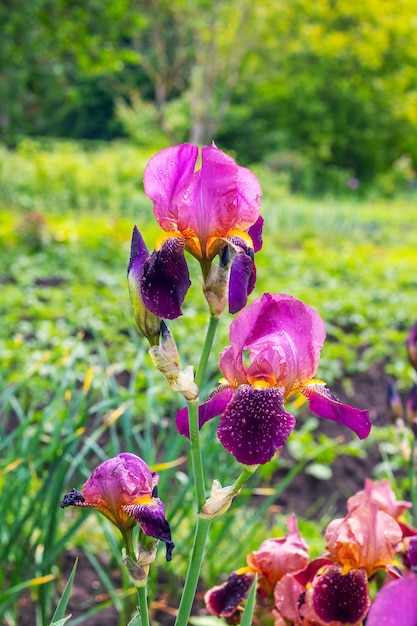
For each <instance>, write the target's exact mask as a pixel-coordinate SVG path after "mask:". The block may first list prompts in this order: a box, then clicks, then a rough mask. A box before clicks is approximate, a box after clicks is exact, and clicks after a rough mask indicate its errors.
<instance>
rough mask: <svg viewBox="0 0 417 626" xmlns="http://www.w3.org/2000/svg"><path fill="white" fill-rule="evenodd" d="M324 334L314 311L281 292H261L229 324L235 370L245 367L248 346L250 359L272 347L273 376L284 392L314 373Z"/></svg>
mask: <svg viewBox="0 0 417 626" xmlns="http://www.w3.org/2000/svg"><path fill="white" fill-rule="evenodd" d="M325 336H326V331H325V327H324V322H323V320H322V319H321V317H320V315H319V314H318V313H317V311H315V310H314V309H312V308H311V307H309V306H308V305H306V304H304V302H301V301H300V300H296V299H295V298H293V297H292V296H289V295H284V294H281V295H276V294H268V293H266V294H264V295H263V296H262V297H261V298H258V299H257V300H255V301H254V302H252V304H250V305H249V306H248V307H246V308H245V309H243V310H242V311H241V312H240V313H239V315H238V316H237V317H236V319H235V320H233V322H232V324H231V327H230V343H231V345H232V346H233V350H234V354H235V359H236V370H237V371H241V372H242V375H241V376H242V377H243V375H244V374H243V372H245V371H246V368H245V366H244V364H243V353H244V351H245V350H249V352H250V360H251V361H252V360H255V359H256V356H257V355H258V354H260V353H261V352H265V349H267V348H272V349H273V350H274V351H275V353H276V355H278V356H279V358H277V359H275V364H276V371H275V372H274V376H275V379H276V381H277V385H279V386H280V387H284V388H285V392H286V394H288V393H289V392H290V391H291V389H292V388H293V386H298V387H301V386H303V385H304V384H305V383H307V382H308V381H309V380H310V379H311V378H312V377H313V376H314V374H315V372H316V370H317V367H318V364H319V359H320V350H321V348H322V347H323V343H324V339H325ZM221 367H222V364H221V361H220V368H221ZM268 376H269V373H268Z"/></svg>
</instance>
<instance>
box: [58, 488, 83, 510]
mask: <svg viewBox="0 0 417 626" xmlns="http://www.w3.org/2000/svg"><path fill="white" fill-rule="evenodd" d="M67 506H86V504H85V498H84V496H83V495H82V494H81V493H80V492H79V491H77V490H76V489H71V491H70V492H69V493H67V494H65V496H64V497H63V499H62V502H61V504H60V507H61V509H65V508H66V507H67Z"/></svg>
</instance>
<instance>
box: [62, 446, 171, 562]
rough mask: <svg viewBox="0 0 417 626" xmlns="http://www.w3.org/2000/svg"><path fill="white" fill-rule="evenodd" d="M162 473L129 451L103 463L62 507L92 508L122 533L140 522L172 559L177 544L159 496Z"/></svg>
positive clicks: (67, 498) (71, 494)
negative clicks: (155, 470) (158, 490)
mask: <svg viewBox="0 0 417 626" xmlns="http://www.w3.org/2000/svg"><path fill="white" fill-rule="evenodd" d="M158 481H159V476H158V474H156V473H155V472H151V470H150V469H149V467H148V466H147V465H146V463H145V461H143V460H142V459H141V458H140V457H138V456H136V455H135V454H129V453H127V452H125V453H122V454H118V455H117V456H116V457H114V458H111V459H108V460H107V461H104V463H101V464H100V465H99V466H98V467H96V469H95V470H94V471H93V473H92V475H91V476H90V478H89V479H88V480H87V481H86V482H85V483H84V485H83V488H82V490H81V492H79V491H77V490H76V489H73V490H72V491H70V492H69V493H67V494H66V495H65V496H64V499H63V500H62V502H61V507H62V508H65V507H67V506H77V507H93V508H95V509H97V510H98V511H100V513H102V514H103V515H104V516H105V517H107V519H109V520H110V521H111V522H112V523H113V524H114V525H115V526H117V527H118V528H119V529H120V530H121V531H122V534H123V533H124V532H125V531H128V530H129V529H132V528H133V527H134V526H135V525H136V524H139V526H140V527H141V529H142V531H143V533H144V534H145V535H148V536H150V537H154V538H156V539H160V540H161V541H164V542H165V544H166V557H167V560H168V561H169V560H171V555H172V550H173V548H174V544H173V543H172V541H171V531H170V527H169V524H168V522H167V520H166V519H165V508H164V505H163V503H162V501H161V500H160V499H159V498H158V496H157V485H158Z"/></svg>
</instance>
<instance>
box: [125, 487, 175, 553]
mask: <svg viewBox="0 0 417 626" xmlns="http://www.w3.org/2000/svg"><path fill="white" fill-rule="evenodd" d="M123 510H124V511H125V513H126V514H127V515H129V516H130V517H132V518H133V519H135V520H136V521H137V522H138V523H139V526H140V527H141V529H142V530H143V532H144V533H145V535H148V536H149V537H155V539H160V540H161V541H163V542H164V543H165V544H166V559H167V561H170V560H171V558H172V551H173V549H174V547H175V546H174V544H173V543H172V541H171V529H170V527H169V524H168V522H167V520H166V519H165V508H164V505H163V503H162V501H161V500H160V499H159V498H153V502H152V504H151V505H146V504H128V505H126V506H124V507H123Z"/></svg>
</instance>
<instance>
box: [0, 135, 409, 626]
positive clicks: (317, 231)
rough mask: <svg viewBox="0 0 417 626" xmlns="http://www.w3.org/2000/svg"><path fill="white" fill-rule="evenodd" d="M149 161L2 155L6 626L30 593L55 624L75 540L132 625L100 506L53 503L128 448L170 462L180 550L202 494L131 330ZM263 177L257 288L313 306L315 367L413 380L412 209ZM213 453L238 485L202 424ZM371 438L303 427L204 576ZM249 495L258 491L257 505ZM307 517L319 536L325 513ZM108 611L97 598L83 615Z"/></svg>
mask: <svg viewBox="0 0 417 626" xmlns="http://www.w3.org/2000/svg"><path fill="white" fill-rule="evenodd" d="M149 156H150V155H149V154H148V153H144V152H142V151H139V150H137V149H134V148H132V147H131V146H129V145H126V144H114V145H112V146H111V145H104V146H100V147H99V148H98V149H97V148H94V149H93V148H92V147H87V148H85V147H82V146H80V145H79V144H73V143H65V144H57V143H54V144H50V143H48V142H44V143H43V144H37V143H34V142H31V141H30V142H29V141H26V142H24V143H23V144H22V145H21V146H20V147H19V148H18V150H17V151H16V152H14V153H11V152H8V151H7V150H6V149H2V151H1V167H0V187H1V198H2V200H1V206H0V246H1V248H0V249H1V253H0V285H1V292H2V297H1V301H0V313H1V319H2V324H1V325H0V360H1V364H2V366H1V371H0V410H1V415H2V419H1V422H0V435H1V436H0V510H1V511H2V514H1V515H2V523H1V529H0V562H2V563H5V564H6V566H5V567H3V568H1V571H0V619H2V620H3V623H5V624H8V625H12V624H17V623H18V620H19V598H21V597H22V593H23V594H24V593H30V594H31V597H32V598H33V599H34V601H35V604H36V606H37V609H36V611H37V614H36V624H37V625H38V626H40V625H41V624H47V623H49V620H50V618H51V616H52V614H53V612H54V609H55V606H56V603H57V601H58V598H59V596H60V593H61V592H62V590H63V581H62V579H61V569H60V560H61V558H62V555H63V553H64V552H65V551H66V550H68V549H69V548H70V547H71V548H75V547H80V548H81V549H82V550H84V552H85V554H87V556H88V558H89V560H90V562H91V563H92V566H94V567H95V568H96V571H97V573H98V576H99V580H100V584H101V585H102V587H103V589H104V590H105V591H106V594H107V603H108V602H110V603H112V602H113V603H115V605H116V606H117V607H119V608H120V623H121V624H122V623H126V622H127V621H128V619H127V616H126V615H125V614H124V611H125V609H124V606H125V605H124V603H123V602H122V600H121V598H123V596H124V595H126V594H128V593H129V587H128V582H127V581H124V580H122V588H121V589H115V588H114V586H113V583H112V581H111V580H110V579H109V577H108V575H107V573H106V568H103V565H102V560H100V558H98V556H103V555H104V556H105V559H107V561H106V562H107V563H109V564H110V566H111V567H120V564H121V562H120V545H119V542H118V540H117V538H116V535H115V534H114V533H113V531H112V529H109V528H108V524H107V523H106V522H104V523H101V522H99V520H98V519H97V518H96V516H95V515H94V514H92V515H90V516H86V515H80V514H79V512H78V511H75V512H70V511H68V512H67V511H66V512H65V514H64V513H62V511H61V510H60V509H59V503H60V500H61V499H62V496H63V494H64V493H66V492H67V491H69V490H70V489H71V488H72V487H77V488H79V487H80V486H81V484H82V482H83V481H84V480H85V479H86V478H87V477H88V476H89V474H90V473H91V470H92V468H93V467H95V465H97V463H99V462H101V461H102V460H104V459H105V458H107V457H108V456H113V455H115V454H117V453H118V452H120V451H131V452H135V453H136V454H139V455H140V456H143V457H144V458H145V459H146V460H147V462H148V463H149V464H151V465H153V466H154V467H156V468H158V466H160V464H161V463H167V464H168V469H165V470H161V471H160V474H161V482H160V493H161V494H164V495H163V498H164V501H165V506H166V509H167V511H168V512H169V518H170V523H171V525H172V530H173V534H174V536H175V541H176V544H177V548H176V551H177V554H179V555H181V554H184V553H186V552H187V551H188V550H189V546H190V542H191V537H192V531H193V527H192V523H191V519H190V510H191V509H192V506H193V504H192V492H191V487H190V477H189V472H188V466H187V462H186V461H185V460H184V454H185V446H184V441H183V440H182V438H180V437H178V436H176V434H175V433H176V431H175V427H174V424H173V419H172V418H173V415H174V414H175V411H176V409H177V408H178V406H179V403H178V400H177V399H176V397H174V396H173V394H172V393H171V392H170V390H169V389H167V387H166V385H165V382H164V380H162V377H161V376H160V375H159V374H158V372H156V371H154V370H153V369H152V368H151V365H150V359H149V357H148V355H147V352H146V345H145V342H144V341H142V339H141V338H140V337H138V335H137V333H136V331H135V329H134V324H133V320H132V318H131V314H130V305H129V301H128V292H127V284H126V265H127V260H128V257H129V247H130V236H131V231H132V227H133V225H134V224H135V223H137V224H138V225H139V226H140V228H141V230H142V232H143V234H144V236H145V239H146V240H147V242H148V245H149V247H152V245H153V242H154V241H155V239H156V237H157V235H158V228H157V227H156V226H155V225H154V224H153V221H152V211H151V206H150V202H149V201H148V200H147V199H146V197H145V195H144V193H143V190H142V187H141V180H142V175H143V169H144V166H145V164H146V162H147V159H148V158H149ZM257 174H258V175H259V178H260V180H261V183H262V186H263V190H264V199H263V200H264V202H263V214H264V217H265V224H266V228H265V233H264V246H263V249H262V251H261V252H260V253H259V254H258V255H257V271H258V280H257V285H256V290H255V292H254V294H253V297H255V296H258V295H260V294H261V293H263V292H264V291H270V292H285V293H291V294H292V295H294V296H296V297H298V298H300V299H302V300H305V301H306V302H307V303H309V304H310V305H312V306H314V307H315V308H316V309H317V310H318V311H319V312H320V314H321V315H322V317H323V318H324V320H325V322H326V327H327V331H328V341H327V343H326V345H325V348H324V350H323V353H322V360H321V366H320V370H319V376H320V377H322V378H323V379H324V380H326V381H327V382H329V383H331V382H333V381H336V380H339V381H340V380H344V379H345V380H349V377H350V376H352V375H353V374H358V373H359V374H360V373H361V372H365V371H366V370H367V369H368V368H369V367H370V366H372V365H373V364H375V363H383V364H384V366H385V371H386V372H387V373H390V374H392V375H395V376H396V378H397V380H398V385H399V388H400V390H402V391H405V390H407V389H408V388H409V387H410V385H411V382H412V380H413V371H412V369H411V367H410V366H409V365H408V363H407V361H406V359H405V352H404V339H405V336H406V332H407V330H408V328H409V327H410V326H411V325H412V323H413V322H414V321H415V318H416V310H415V293H416V287H417V277H416V274H415V267H416V266H417V231H416V229H414V228H411V225H412V224H413V220H415V216H414V215H413V214H414V213H415V209H414V208H413V206H412V204H411V203H409V201H408V200H407V199H397V200H394V201H382V200H372V201H359V200H354V199H353V200H352V199H350V200H343V199H335V198H333V199H332V198H323V199H322V200H315V201H309V200H307V199H305V198H295V197H291V196H289V195H288V194H287V193H286V190H285V188H283V186H282V184H280V181H279V180H278V179H274V177H273V176H272V175H271V174H270V173H268V172H267V171H266V170H257ZM190 264H191V265H192V261H191V263H190ZM192 278H193V287H192V289H191V290H190V293H189V296H188V297H187V303H186V306H185V308H184V315H183V317H182V318H180V319H179V320H176V321H174V322H173V323H172V324H170V328H171V330H172V331H173V333H174V336H175V338H176V341H177V344H178V346H179V347H180V351H181V357H182V361H183V364H184V365H186V364H189V363H190V364H195V363H196V361H197V358H198V354H199V350H200V345H199V342H198V341H196V338H199V337H201V340H202V338H203V336H204V329H205V323H206V315H205V304H204V302H203V299H202V296H201V293H200V290H199V285H198V271H197V268H196V267H193V270H192ZM229 323H230V318H229V317H228V316H224V318H223V319H222V320H221V323H220V328H219V332H218V336H217V339H216V342H215V349H214V357H213V358H212V361H211V363H210V377H209V379H210V380H209V384H208V387H210V388H211V386H212V385H213V384H214V383H215V381H216V380H217V377H218V370H217V366H216V357H215V355H216V354H218V353H219V351H220V350H221V349H222V348H223V347H224V346H225V345H226V344H227V343H228V327H229ZM381 389H383V384H382V383H381ZM206 391H207V392H208V391H209V389H206ZM352 403H354V401H353V400H352ZM364 408H365V407H364ZM301 413H302V410H301ZM304 413H305V412H304ZM161 425H162V426H163V428H162V429H161ZM375 431H376V440H378V445H380V446H381V447H382V450H385V451H387V450H388V452H387V454H388V456H385V457H384V459H385V461H384V459H382V460H381V463H382V465H381V468H380V470H381V475H384V476H385V475H387V474H388V473H389V472H390V471H391V470H390V468H392V467H394V469H395V471H398V472H399V473H400V474H401V468H402V465H401V462H399V461H398V455H397V456H395V452H393V451H392V450H391V452H390V449H389V445H391V446H392V441H390V440H391V437H392V432H391V431H390V430H389V429H386V428H385V429H384V428H379V429H375ZM168 441H169V445H167V442H168ZM203 446H204V458H205V462H206V464H207V474H208V476H210V477H212V478H214V477H220V478H221V480H222V483H224V484H228V481H233V480H234V478H235V476H236V472H237V469H236V466H235V464H234V462H233V459H232V458H231V457H230V456H229V455H227V454H226V452H225V451H223V450H219V448H218V446H217V445H216V442H215V440H214V438H213V432H212V431H211V430H210V428H207V429H206V430H205V432H204V433H203ZM366 446H367V444H366V443H363V444H362V443H361V444H358V442H356V441H355V442H350V443H349V442H347V443H344V444H343V445H341V446H339V447H337V448H336V447H335V446H334V445H333V442H332V440H330V439H328V438H327V437H326V436H325V435H323V434H320V430H319V426H318V427H317V420H310V421H309V420H308V419H307V420H304V421H303V420H300V426H299V428H298V429H297V430H296V432H295V433H294V434H293V435H292V437H291V440H290V443H289V446H288V455H287V457H285V458H283V459H282V460H280V459H278V460H275V461H273V462H271V463H269V464H267V465H266V466H265V467H263V468H262V470H261V471H260V472H258V474H257V475H256V478H255V477H254V479H253V480H252V481H251V483H250V484H249V487H250V488H248V489H247V490H245V491H244V492H243V493H242V495H241V497H240V498H239V500H238V501H237V502H236V504H235V505H234V507H235V510H236V511H237V515H234V516H225V517H222V518H220V519H219V520H216V522H215V523H214V524H213V530H212V535H211V539H210V541H211V543H210V545H209V549H208V555H209V556H208V558H207V560H206V562H205V564H204V568H203V586H204V587H206V586H207V585H210V584H213V583H215V582H217V581H218V580H219V578H220V577H221V576H222V575H224V574H225V572H228V571H229V570H230V569H233V568H234V567H235V568H237V567H240V566H241V565H243V564H244V563H243V560H244V559H242V554H244V553H246V552H248V551H249V550H250V549H252V548H255V547H256V546H257V545H258V544H259V542H260V541H261V540H262V539H264V538H265V537H266V536H269V535H270V534H271V532H274V529H275V530H276V531H277V530H278V529H279V530H281V531H284V529H285V524H284V517H285V515H284V516H282V515H278V516H277V515H276V507H275V506H274V503H275V502H276V500H277V497H278V495H279V493H280V492H281V491H283V490H284V489H290V488H291V479H293V478H295V477H296V476H297V475H298V474H299V473H300V472H302V471H304V470H306V471H309V472H310V474H312V475H316V476H318V477H322V478H323V479H324V478H326V476H327V477H328V476H329V474H328V471H327V470H328V468H331V466H332V464H333V463H334V461H335V459H336V458H337V456H338V454H340V453H342V452H343V453H345V454H350V455H359V456H360V455H364V454H366V451H367V447H366ZM384 446H385V447H384ZM390 455H391V456H390ZM387 459H388V461H387ZM390 459H392V460H393V461H392V463H391V461H390ZM387 463H388V464H387ZM395 463H396V464H397V465H396V464H395ZM278 467H283V468H285V470H286V472H287V477H288V480H287V481H283V482H282V483H279V484H275V482H274V481H272V482H271V477H273V476H275V474H276V471H277V468H278ZM326 468H327V470H326ZM364 478H365V476H364ZM287 483H288V484H287ZM402 484H403V485H404V486H405V488H406V487H407V482H406V481H405V482H403V483H402ZM254 488H257V489H258V490H259V491H258V493H259V494H262V495H259V496H256V507H255V508H254V497H255V496H254V495H253V491H252V489H254ZM289 512H290V511H288V513H289ZM285 513H287V512H285ZM265 520H266V523H265ZM262 521H264V523H261V522H262ZM320 523H321V525H322V526H323V525H324V523H325V520H324V519H323V520H320ZM300 524H302V525H303V528H304V529H305V531H306V532H307V534H308V535H309V536H310V538H312V539H313V542H314V539H317V533H318V531H317V520H315V522H314V523H313V522H312V521H310V520H308V519H304V520H301V522H300ZM103 533H105V535H106V539H107V540H106V541H105V542H104V541H103ZM231 537H234V540H233V541H231V539H230V538H231ZM236 538H239V539H236ZM185 566H186V564H185V561H184V559H180V558H177V559H174V560H173V561H172V563H171V564H169V565H168V566H165V565H164V563H163V560H162V556H161V555H159V556H158V568H153V572H152V578H151V587H153V588H154V590H156V593H158V589H159V585H160V584H161V580H160V577H159V576H158V572H159V571H160V568H161V569H162V568H164V571H165V574H164V576H165V577H166V578H167V580H165V579H164V585H165V586H166V585H168V589H170V590H171V591H172V592H173V593H174V591H175V590H176V589H177V588H178V581H179V580H182V578H183V576H184V573H185ZM105 605H106V602H104V604H102V605H101V604H99V605H97V606H95V605H92V606H91V612H93V613H94V612H96V611H98V610H100V609H101V608H102V607H103V606H105ZM87 614H88V610H86V615H87ZM84 617H85V615H84ZM123 620H124V621H123ZM74 623H82V619H81V618H80V619H79V621H77V622H75V621H74Z"/></svg>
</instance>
